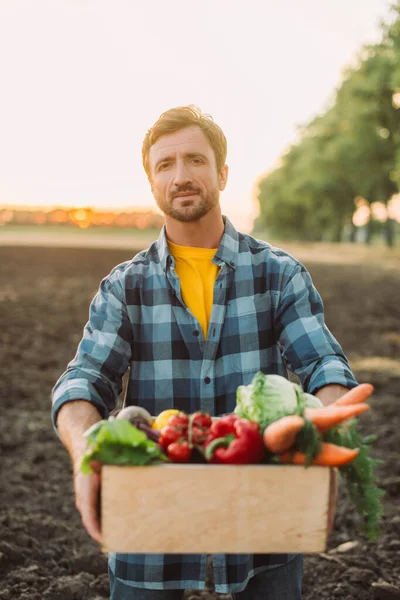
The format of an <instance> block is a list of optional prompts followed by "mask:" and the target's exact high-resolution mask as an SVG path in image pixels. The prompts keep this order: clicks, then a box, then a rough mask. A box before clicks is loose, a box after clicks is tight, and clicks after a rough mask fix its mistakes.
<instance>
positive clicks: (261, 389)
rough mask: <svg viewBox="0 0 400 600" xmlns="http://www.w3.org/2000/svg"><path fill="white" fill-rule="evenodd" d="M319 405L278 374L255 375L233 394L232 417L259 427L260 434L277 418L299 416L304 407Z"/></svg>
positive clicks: (317, 401)
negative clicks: (249, 421) (245, 420)
mask: <svg viewBox="0 0 400 600" xmlns="http://www.w3.org/2000/svg"><path fill="white" fill-rule="evenodd" d="M319 406H322V404H321V402H320V401H319V400H318V398H316V397H315V396H312V395H311V394H307V393H306V392H304V391H303V390H302V388H301V387H300V386H299V385H297V384H296V383H292V382H291V381H289V380H288V379H285V377H281V376H280V375H264V373H261V372H258V373H257V374H256V375H255V376H254V377H253V380H252V382H251V383H250V384H249V385H240V386H239V387H238V389H237V391H236V407H235V414H236V415H238V416H239V417H243V418H245V419H250V420H251V421H256V422H257V423H258V424H259V425H260V429H261V431H264V429H265V428H266V427H267V425H269V424H270V423H272V422H273V421H276V420H277V419H279V418H280V417H284V416H286V415H293V414H302V412H303V410H304V408H305V407H310V408H311V407H319Z"/></svg>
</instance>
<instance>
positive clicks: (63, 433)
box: [57, 400, 101, 542]
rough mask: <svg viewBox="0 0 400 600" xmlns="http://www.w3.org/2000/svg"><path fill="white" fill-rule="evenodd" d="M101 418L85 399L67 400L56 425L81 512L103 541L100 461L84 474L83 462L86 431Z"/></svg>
mask: <svg viewBox="0 0 400 600" xmlns="http://www.w3.org/2000/svg"><path fill="white" fill-rule="evenodd" d="M100 420H101V415H100V413H99V412H98V411H97V409H96V408H95V407H94V406H93V405H92V404H90V403H89V402H88V401H86V400H74V401H70V402H67V403H65V404H64V405H63V406H62V407H61V409H60V412H59V414H58V418H57V425H58V431H59V434H60V437H61V441H62V442H63V444H64V446H65V447H66V449H67V450H68V453H69V455H70V457H71V460H72V466H73V471H74V489H75V504H76V507H77V509H78V510H79V512H80V513H81V517H82V522H83V525H84V526H85V529H86V531H87V532H88V534H89V535H90V537H92V538H93V539H94V540H95V541H96V542H100V541H101V529H100V486H101V465H100V463H92V464H91V466H92V468H93V471H94V473H93V474H91V475H84V474H83V473H81V470H80V465H81V460H82V456H83V454H84V453H85V450H86V439H85V437H84V435H83V434H84V432H85V431H86V430H87V429H88V428H89V427H90V426H91V425H93V424H94V423H97V421H100Z"/></svg>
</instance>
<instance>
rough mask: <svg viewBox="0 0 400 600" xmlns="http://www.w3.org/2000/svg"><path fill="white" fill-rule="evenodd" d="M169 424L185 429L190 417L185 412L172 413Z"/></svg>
mask: <svg viewBox="0 0 400 600" xmlns="http://www.w3.org/2000/svg"><path fill="white" fill-rule="evenodd" d="M168 425H169V426H170V427H176V428H180V429H181V430H185V429H187V428H188V425H189V417H188V415H185V413H179V415H172V417H170V418H169V420H168Z"/></svg>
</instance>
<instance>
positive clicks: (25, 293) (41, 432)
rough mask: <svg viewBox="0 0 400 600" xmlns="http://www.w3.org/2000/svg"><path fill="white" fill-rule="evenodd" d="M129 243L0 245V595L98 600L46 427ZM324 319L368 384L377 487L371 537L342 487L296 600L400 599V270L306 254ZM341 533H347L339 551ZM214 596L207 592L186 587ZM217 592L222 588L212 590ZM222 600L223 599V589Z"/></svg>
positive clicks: (98, 566)
mask: <svg viewBox="0 0 400 600" xmlns="http://www.w3.org/2000/svg"><path fill="white" fill-rule="evenodd" d="M130 256H131V254H130V253H129V251H122V250H120V251H113V250H93V249H86V250H80V249H78V248H74V249H69V250H68V249H62V248H54V249H48V248H47V249H44V248H23V247H18V248H11V247H3V248H0V279H1V282H2V283H1V287H0V331H1V338H0V379H1V382H2V385H1V390H0V406H1V408H2V415H1V419H0V454H1V482H2V485H1V487H0V599H1V600H10V599H17V598H18V599H26V600H28V599H29V600H95V599H97V600H99V599H102V598H107V597H108V577H107V566H106V557H105V556H103V555H102V554H101V553H100V551H99V549H98V547H97V545H96V544H95V543H94V542H92V541H91V539H90V538H89V537H88V536H87V534H86V533H85V530H84V529H83V527H82V525H81V523H80V518H79V515H78V513H77V511H76V509H75V506H74V498H73V493H72V488H71V470H70V464H69V459H68V457H67V454H66V452H65V450H64V448H63V447H62V445H61V443H60V442H59V441H58V440H57V438H56V436H55V434H54V432H53V429H52V426H51V424H50V390H51V388H52V386H53V385H54V383H55V381H56V379H57V378H58V376H59V375H60V374H61V372H62V371H63V370H64V369H65V367H66V364H67V362H68V361H69V360H70V359H71V358H72V356H73V355H74V353H75V350H76V346H77V343H78V341H79V339H80V336H81V332H82V328H83V325H84V323H85V321H86V319H87V315H88V305H89V302H90V300H91V298H92V296H93V295H94V293H95V292H96V290H97V287H98V284H99V282H100V280H101V278H102V277H104V275H106V274H107V273H108V272H109V270H110V269H111V268H112V267H113V266H114V265H115V264H117V263H119V262H121V261H123V260H127V259H129V258H130ZM307 266H308V267H309V269H310V271H311V273H312V275H313V278H314V281H315V283H316V285H317V288H318V289H319V291H320V293H321V295H322V297H323V298H324V302H325V306H326V318H327V323H328V326H329V327H330V329H331V330H332V331H333V333H334V334H335V335H336V336H337V337H338V339H339V340H340V341H341V343H342V345H343V347H344V349H345V352H346V353H347V355H348V356H349V358H350V360H351V361H352V363H353V364H354V365H355V368H356V373H357V376H358V378H359V380H360V381H370V382H371V383H373V384H374V385H375V386H376V393H375V395H374V397H373V398H372V400H371V402H370V404H371V406H372V410H371V411H370V412H369V413H368V414H367V415H364V416H363V417H361V424H362V429H363V430H364V432H365V433H378V435H379V439H378V441H377V442H376V443H375V446H374V448H375V450H374V456H375V457H377V458H380V459H384V461H385V462H384V463H383V464H381V465H380V466H379V467H378V478H379V483H380V485H381V487H383V488H384V489H385V490H386V496H385V499H384V504H385V511H386V514H385V517H384V520H383V534H382V535H381V537H380V538H379V540H378V541H377V542H375V543H371V542H368V541H366V540H365V538H363V537H362V536H361V535H360V533H359V520H358V518H357V516H356V515H355V512H354V510H353V508H352V506H351V505H350V503H349V501H348V498H347V494H346V492H345V490H344V488H343V486H342V485H341V486H340V493H339V501H338V506H337V511H336V518H335V528H334V531H333V533H332V535H331V537H330V540H329V545H328V549H327V552H326V553H323V554H318V555H307V556H306V562H305V575H304V594H303V597H304V599H305V600H324V599H329V600H331V599H336V598H343V599H344V600H368V599H373V598H374V599H379V598H381V599H383V598H388V599H389V598H400V541H399V540H400V515H399V513H398V507H399V496H400V461H399V439H400V437H399V429H400V423H399V421H400V419H399V409H398V404H399V400H400V303H399V297H400V270H396V269H390V270H382V269H379V268H378V267H377V266H373V267H371V265H370V264H367V263H364V264H359V265H354V264H350V265H349V264H344V265H337V264H329V265H323V264H317V263H307ZM345 542H354V543H353V544H350V545H347V546H345V547H344V548H343V547H340V548H339V549H338V550H337V548H338V547H339V546H340V545H341V544H344V543H345ZM187 596H188V597H190V598H192V599H194V598H203V599H204V598H209V599H210V598H216V597H217V596H216V594H214V593H213V592H212V581H211V575H210V576H209V589H208V590H206V591H203V592H193V591H192V592H190V593H189V592H188V593H187ZM221 597H222V596H221ZM224 597H225V598H228V596H224Z"/></svg>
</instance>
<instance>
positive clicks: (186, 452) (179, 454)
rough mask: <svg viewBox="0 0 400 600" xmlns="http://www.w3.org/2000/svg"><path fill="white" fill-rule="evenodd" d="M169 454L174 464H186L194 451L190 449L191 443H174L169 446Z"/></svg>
mask: <svg viewBox="0 0 400 600" xmlns="http://www.w3.org/2000/svg"><path fill="white" fill-rule="evenodd" d="M167 453H168V456H169V458H170V459H171V460H172V461H173V462H179V463H184V462H188V460H189V459H190V457H191V454H192V449H191V448H190V447H189V443H188V442H186V441H184V442H174V443H172V444H170V445H169V446H168V449H167Z"/></svg>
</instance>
